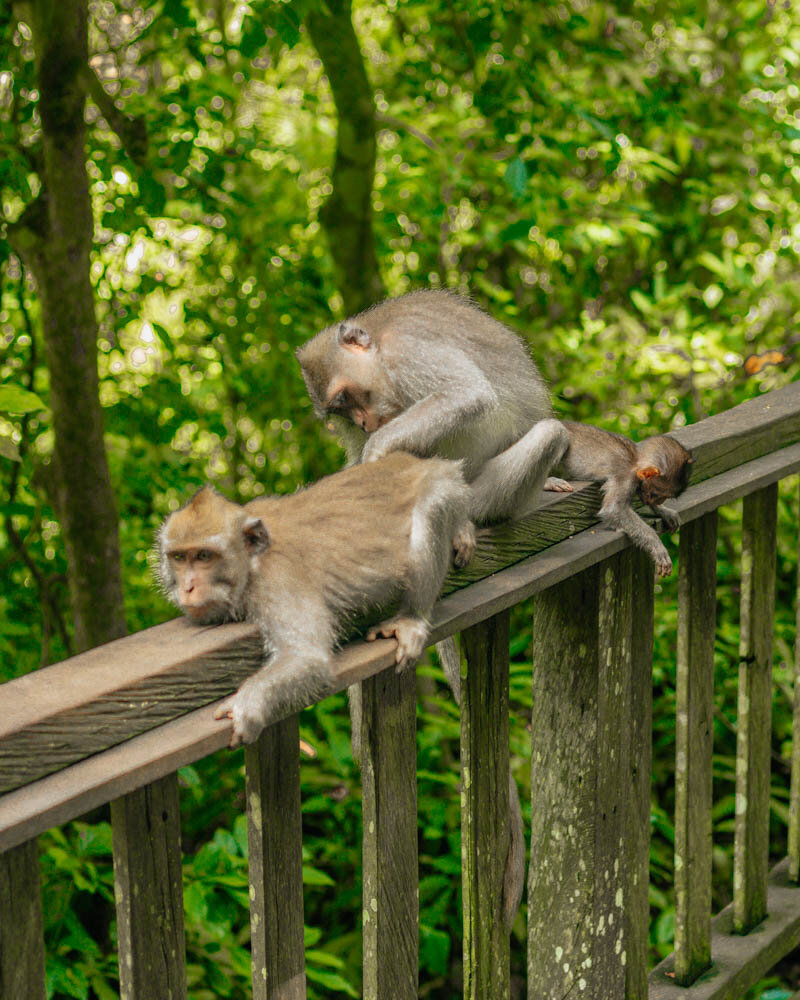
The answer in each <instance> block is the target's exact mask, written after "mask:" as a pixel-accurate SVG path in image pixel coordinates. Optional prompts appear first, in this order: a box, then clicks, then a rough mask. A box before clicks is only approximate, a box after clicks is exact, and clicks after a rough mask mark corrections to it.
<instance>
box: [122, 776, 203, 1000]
mask: <svg viewBox="0 0 800 1000" xmlns="http://www.w3.org/2000/svg"><path fill="white" fill-rule="evenodd" d="M111 823H112V826H113V834H114V885H115V894H116V900H117V940H118V945H119V983H120V1000H164V997H170V998H171V1000H181V998H183V997H185V996H186V957H185V956H186V943H185V939H184V930H183V881H182V872H181V833H180V806H179V799H178V776H177V774H174V773H173V774H169V775H167V776H166V777H165V778H160V779H159V780H158V781H154V782H153V783H152V784H150V785H145V786H144V788H139V789H137V790H136V791H135V792H131V793H130V794H129V795H125V796H123V797H122V798H120V799H115V801H114V802H112V803H111Z"/></svg>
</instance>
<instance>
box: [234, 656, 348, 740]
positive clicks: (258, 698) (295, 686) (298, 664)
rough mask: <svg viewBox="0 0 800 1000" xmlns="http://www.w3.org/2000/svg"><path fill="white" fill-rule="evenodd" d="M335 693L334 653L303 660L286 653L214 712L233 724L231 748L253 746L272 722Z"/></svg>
mask: <svg viewBox="0 0 800 1000" xmlns="http://www.w3.org/2000/svg"><path fill="white" fill-rule="evenodd" d="M332 691H333V679H332V676H331V657H330V652H329V651H326V650H322V649H321V650H318V651H317V652H316V653H313V654H310V655H309V653H306V654H304V655H303V656H302V657H301V656H300V655H299V653H298V651H296V650H293V649H284V650H281V651H280V652H278V653H276V654H275V655H273V656H272V657H271V658H270V659H269V660H268V662H267V663H266V664H265V665H264V666H263V667H262V668H261V669H260V670H258V671H256V673H254V674H253V675H252V676H251V677H248V678H247V680H246V681H245V682H244V684H242V686H241V687H240V688H239V690H238V691H237V692H236V694H234V695H231V696H230V698H226V699H225V701H223V702H222V704H221V705H220V706H219V708H217V710H216V712H214V718H215V719H223V718H225V717H226V716H227V718H229V719H230V720H231V721H232V722H233V732H232V734H231V740H230V745H231V747H238V746H239V745H240V744H241V743H252V742H253V740H255V739H257V738H258V737H259V735H260V734H261V730H262V729H263V728H264V727H265V726H266V725H267V724H268V723H270V722H273V721H277V720H278V719H282V718H285V717H286V716H287V715H290V714H291V713H292V712H297V711H299V710H300V709H301V708H304V707H305V706H306V705H310V704H311V703H312V702H315V701H320V700H321V699H322V698H325V697H327V696H328V695H329V694H331V693H332Z"/></svg>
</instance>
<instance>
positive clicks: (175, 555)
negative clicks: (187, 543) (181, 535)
mask: <svg viewBox="0 0 800 1000" xmlns="http://www.w3.org/2000/svg"><path fill="white" fill-rule="evenodd" d="M169 557H170V559H171V560H172V561H173V562H186V553H185V552H170V554H169Z"/></svg>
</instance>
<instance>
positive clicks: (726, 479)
mask: <svg viewBox="0 0 800 1000" xmlns="http://www.w3.org/2000/svg"><path fill="white" fill-rule="evenodd" d="M787 389H788V390H792V391H791V392H788V393H787V390H784V389H782V390H779V391H778V392H776V393H771V394H769V396H764V397H759V398H758V399H757V400H751V401H748V403H745V404H742V406H743V407H745V410H743V411H742V413H743V414H744V416H742V414H740V413H739V410H740V408H739V407H737V408H735V409H734V410H730V411H728V412H727V413H725V414H720V415H719V416H718V417H711V418H709V420H708V421H703V422H702V423H701V424H696V425H693V426H692V427H691V428H684V429H682V430H681V431H680V432H676V433H675V436H676V437H680V438H681V440H684V439H685V440H686V442H687V443H690V444H691V443H693V442H694V443H695V445H696V450H697V455H698V457H697V460H696V462H695V466H694V473H693V475H694V476H695V477H700V478H702V477H704V476H705V475H706V473H707V472H708V469H716V470H719V469H720V468H722V467H723V466H725V467H727V466H728V465H730V464H735V463H736V462H737V461H738V462H741V461H743V459H744V458H745V457H746V456H747V455H748V454H751V453H754V449H755V451H756V452H758V451H759V449H765V448H767V447H768V446H770V447H771V446H773V445H774V446H776V447H777V446H778V445H780V444H781V443H783V442H785V441H788V440H789V439H791V440H798V439H800V432H796V430H795V429H793V428H794V427H795V421H794V416H793V412H794V411H793V409H792V408H793V407H795V406H797V405H798V404H797V399H796V397H797V391H798V390H797V386H794V387H792V386H789V387H787ZM773 397H775V399H774V403H775V405H774V406H773V405H772V403H773ZM758 414H761V418H762V419H764V420H766V421H767V430H766V431H764V432H763V433H762V431H761V429H760V428H759V427H751V428H750V431H747V432H746V431H744V430H742V427H743V426H744V425H745V424H746V420H745V417H746V418H747V420H751V421H752V420H753V419H755V417H756V416H758ZM712 421H714V423H713V425H712V427H713V428H716V429H714V430H712V431H709V430H708V427H706V425H707V424H711V422H712ZM703 428H705V429H703ZM743 434H744V439H743V438H742V435H743ZM748 434H751V435H753V436H754V440H756V444H754V445H753V446H752V447H750V446H749V445H747V441H749V440H750V439H749V437H748V436H747V435H748ZM686 435H688V437H687V436H686ZM715 435H722V439H723V440H724V442H726V443H725V445H724V448H721V450H720V449H718V453H716V452H715V457H714V458H713V462H711V460H710V459H709V464H708V466H707V465H706V458H704V457H703V456H704V455H705V454H706V452H704V451H703V449H704V448H706V446H707V439H708V440H716V438H715ZM692 436H694V437H692ZM690 438H691V440H690ZM743 441H744V443H743ZM704 442H706V443H704ZM737 442H738V443H737ZM733 443H737V444H736V447H734V446H733ZM708 447H709V448H710V447H711V446H710V445H708ZM708 454H710V452H708ZM797 470H800V444H792V445H790V446H788V447H786V448H784V449H783V450H782V451H779V452H776V453H775V454H767V455H764V456H763V457H761V458H758V459H755V460H753V461H752V462H750V463H749V464H748V465H745V466H743V467H741V468H738V467H737V468H735V469H733V470H731V471H728V472H724V473H722V474H720V475H717V476H716V478H715V479H713V480H711V481H710V482H703V483H701V484H699V485H697V486H694V487H691V488H690V489H688V490H687V491H686V492H685V493H684V494H683V495H682V496H681V497H679V498H678V499H677V500H673V501H670V505H671V506H672V507H673V508H674V509H675V510H677V511H679V512H680V516H681V519H682V521H688V520H691V519H692V518H693V517H697V516H700V515H701V514H702V513H705V512H707V511H708V510H710V509H714V508H715V507H717V506H719V505H720V504H721V503H727V502H730V501H731V500H733V499H735V498H736V497H739V496H743V495H746V494H747V493H749V492H752V491H754V490H757V489H759V488H761V487H763V486H765V485H767V484H768V483H770V482H775V481H776V480H777V479H779V478H781V477H782V476H784V475H787V474H788V473H789V472H791V471H797ZM709 474H710V473H709ZM575 485H576V491H575V493H573V494H566V495H565V494H543V497H542V506H541V509H540V510H539V511H538V512H537V514H535V515H534V516H533V517H532V518H527V519H525V520H523V521H520V522H516V523H514V524H506V525H499V526H497V527H495V528H492V529H490V530H489V531H488V532H486V533H484V534H482V537H481V538H480V540H479V544H478V552H477V555H476V557H475V559H474V560H473V562H472V563H471V564H470V566H469V567H468V568H467V570H466V571H463V572H461V573H453V574H451V575H450V576H449V577H448V579H447V581H446V582H445V587H444V591H443V592H444V593H445V594H452V593H454V592H456V591H458V590H461V589H463V588H465V587H468V586H469V585H470V584H474V581H476V580H481V581H482V583H484V582H487V581H491V582H490V583H489V586H488V591H492V590H493V588H496V590H495V592H494V595H493V596H491V597H490V598H489V599H491V600H493V601H495V603H494V604H493V606H492V607H491V608H488V609H487V610H486V613H483V611H482V610H481V609H480V608H479V607H478V606H477V603H476V602H475V601H474V600H472V599H471V598H469V599H468V605H469V606H470V608H471V611H470V616H471V622H468V623H474V622H475V621H477V620H480V619H481V618H482V617H483V618H485V617H487V616H488V615H490V614H492V613H494V611H495V610H502V608H503V607H508V606H509V605H510V603H513V601H510V600H509V598H508V595H509V594H510V593H511V591H510V590H509V589H508V587H507V584H510V583H511V578H509V577H508V576H507V571H505V572H504V573H503V574H501V575H502V576H503V580H502V581H501V582H499V583H498V582H497V576H498V574H499V571H500V570H502V569H503V567H508V566H511V565H519V564H520V563H523V565H522V566H521V569H520V571H519V572H518V573H516V574H515V579H517V580H519V581H521V583H520V586H519V588H518V590H517V593H519V594H520V597H519V598H518V599H521V598H522V597H523V596H527V595H528V594H530V593H532V592H533V589H535V588H536V587H541V586H544V585H546V584H547V580H551V581H554V580H556V579H559V578H560V579H564V578H565V577H566V576H568V575H569V574H570V573H572V572H577V571H578V570H579V569H581V568H583V566H585V565H589V564H591V563H592V562H596V561H597V560H598V559H601V558H604V557H605V556H607V555H610V554H612V553H613V552H615V551H620V550H621V549H622V548H624V547H626V545H628V544H629V543H628V542H627V541H626V540H625V539H624V537H623V536H621V535H619V534H618V533H616V532H609V531H605V530H603V529H595V528H594V527H593V526H594V525H595V524H596V522H597V507H598V503H599V491H598V488H597V485H596V484H586V483H584V484H580V483H579V484H575ZM586 528H588V529H589V530H588V532H583V534H582V535H581V536H578V537H582V539H583V540H582V542H581V543H580V544H578V545H576V546H572V545H570V541H575V539H571V537H570V536H571V535H573V534H575V533H576V532H582V531H583V529H586ZM559 546H562V548H559ZM540 551H544V552H545V555H544V556H543V557H542V559H540V560H539V561H538V562H535V561H534V562H532V561H531V559H532V554H535V553H537V552H540ZM493 574H494V575H493ZM481 585H482V584H481ZM532 588H533V589H532ZM486 590H487V588H484V592H486ZM470 593H471V589H470ZM498 597H499V598H500V599H499V601H498V600H497V598H498ZM439 637H440V636H438V635H437V636H435V638H439ZM376 652H377V651H376ZM260 662H261V648H260V642H259V639H258V635H257V632H256V629H255V628H253V627H252V626H250V625H246V624H237V625H224V626H218V627H199V626H195V625H192V624H191V623H190V622H188V621H186V620H185V619H176V620H175V621H173V622H168V623H166V624H165V625H160V626H156V627H155V628H153V629H148V630H146V631H144V632H140V633H139V634H137V635H133V636H128V637H126V638H125V639H120V640H117V641H116V642H113V643H109V644H107V645H105V646H101V647H98V648H97V649H93V650H91V651H89V652H87V653H84V654H81V655H80V656H78V657H73V658H72V659H70V660H66V661H64V662H63V663H60V664H55V665H53V666H51V667H47V668H45V669H44V670H40V671H36V672H34V673H32V674H29V675H27V676H25V677H21V678H18V679H17V680H14V681H11V682H9V683H7V684H5V685H3V703H4V708H5V711H4V713H3V716H2V718H0V748H1V749H0V793H2V792H6V791H11V790H12V789H14V788H18V787H20V786H22V785H25V784H28V783H30V782H32V781H35V780H37V779H39V778H42V777H43V776H44V775H47V774H50V773H52V772H54V771H57V770H59V769H61V768H63V767H66V766H69V765H70V764H73V763H75V762H77V761H79V760H82V759H84V758H85V757H88V756H90V755H91V754H96V753H99V752H101V751H103V750H105V749H107V748H109V747H112V746H114V745H116V744H118V743H121V742H122V741H124V740H127V739H131V738H132V737H135V736H137V735H139V734H141V733H142V732H144V731H146V730H148V729H151V728H154V727H156V726H160V725H163V724H164V723H165V722H167V721H169V720H172V719H176V718H178V717H180V716H181V715H184V714H186V713H187V712H190V711H193V710H195V709H197V708H199V707H200V706H202V705H204V704H209V703H210V702H212V701H215V700H216V699H219V698H222V697H223V696H225V695H227V694H229V693H230V692H231V691H232V690H234V689H235V688H236V687H237V686H238V684H239V683H240V682H241V680H242V679H243V678H244V677H245V676H247V675H249V674H250V673H252V672H253V670H255V669H256V668H257V666H258V665H259V664H260ZM376 662H377V661H376ZM376 669H377V668H376ZM366 675H367V674H364V675H363V676H366ZM302 707H304V706H302V705H299V704H298V705H296V706H292V709H293V710H299V709H300V708H302Z"/></svg>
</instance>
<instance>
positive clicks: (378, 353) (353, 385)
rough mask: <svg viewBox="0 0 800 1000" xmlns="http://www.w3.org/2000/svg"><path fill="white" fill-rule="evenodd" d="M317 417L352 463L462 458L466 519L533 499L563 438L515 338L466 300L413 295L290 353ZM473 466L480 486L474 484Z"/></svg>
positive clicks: (518, 508) (498, 513)
mask: <svg viewBox="0 0 800 1000" xmlns="http://www.w3.org/2000/svg"><path fill="white" fill-rule="evenodd" d="M297 358H298V360H299V362H300V367H301V368H302V370H303V377H304V378H305V382H306V386H307V388H308V392H309V395H310V396H311V399H312V401H313V403H314V407H315V409H316V411H317V413H318V415H319V416H321V417H324V418H326V419H328V420H330V421H332V422H333V423H334V424H335V425H336V428H337V430H338V432H339V433H340V434H341V436H342V439H343V441H344V444H345V448H346V450H347V457H348V461H349V462H350V463H353V462H358V461H361V462H371V461H374V460H375V459H377V458H379V457H380V456H381V455H386V454H388V453H389V452H392V451H398V450H403V451H409V452H411V453H412V454H415V455H420V456H423V457H425V456H428V455H440V456H442V457H443V458H458V459H461V460H462V461H463V463H464V465H463V469H464V476H465V478H466V479H467V481H468V482H470V483H473V501H472V502H473V512H474V519H476V520H487V519H492V520H494V519H497V518H502V517H512V516H513V517H520V516H522V515H523V514H527V513H530V511H531V510H532V509H533V508H534V506H535V505H536V501H537V499H538V496H539V491H540V489H541V488H542V486H543V485H545V486H546V488H549V489H568V488H569V487H568V486H567V484H566V483H564V482H563V480H550V481H548V482H546V480H547V477H548V474H549V472H550V470H551V468H552V467H553V465H554V464H555V462H556V460H557V459H558V457H559V456H560V455H561V454H562V453H563V451H564V450H565V448H566V447H567V444H568V438H567V432H566V431H565V429H564V427H563V426H562V425H561V424H560V423H559V422H558V421H556V420H553V419H549V418H552V409H551V407H550V399H549V396H548V393H547V388H546V386H545V384H544V382H543V380H542V377H541V375H540V374H539V372H538V369H537V368H536V365H535V364H534V363H533V361H532V360H531V358H530V356H529V354H528V351H527V349H526V348H525V346H524V344H523V342H522V340H520V338H519V337H518V336H517V335H516V334H515V333H513V332H512V331H511V330H509V329H508V328H507V327H505V326H503V324H502V323H498V322H497V320H494V319H492V318H491V316H488V315H487V314H486V313H484V312H482V311H481V310H480V309H478V308H477V306H475V305H473V304H472V303H471V302H468V301H467V300H466V299H462V298H459V297H458V296H457V295H453V294H451V293H450V292H445V291H422V292H412V293H411V294H410V295H404V296H402V297H401V298H399V299H390V300H388V301H387V302H382V303H381V304H380V305H377V306H373V307H372V308H371V309H367V310H366V311H365V312H362V313H359V314H358V315H357V316H354V317H352V319H347V320H345V321H344V322H342V323H335V324H334V325H333V326H329V327H327V328H326V329H324V330H323V331H322V332H321V333H318V334H317V335H316V337H314V338H313V339H312V340H309V341H308V342H307V343H306V344H304V345H303V346H302V347H301V348H300V349H299V350H298V352H297ZM479 474H480V483H479V484H477V483H475V482H474V481H475V480H476V477H478V475H479Z"/></svg>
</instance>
